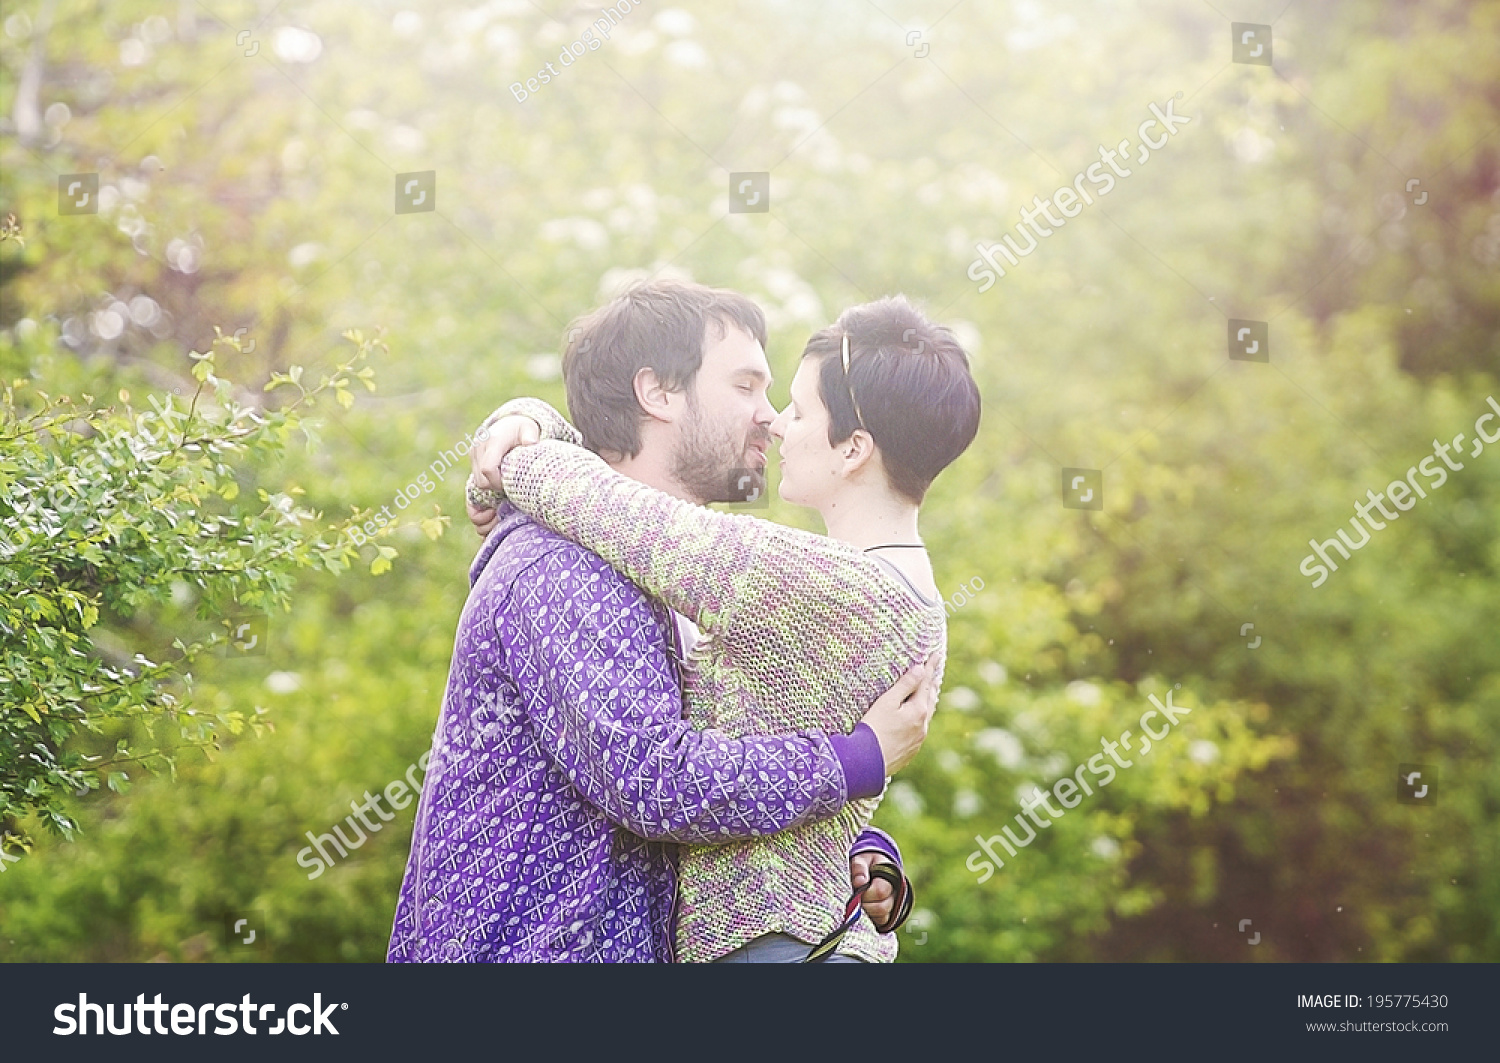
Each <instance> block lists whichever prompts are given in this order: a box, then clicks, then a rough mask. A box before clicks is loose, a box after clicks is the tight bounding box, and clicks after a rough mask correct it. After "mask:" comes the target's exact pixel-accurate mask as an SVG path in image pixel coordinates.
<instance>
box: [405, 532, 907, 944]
mask: <svg viewBox="0 0 1500 1063" xmlns="http://www.w3.org/2000/svg"><path fill="white" fill-rule="evenodd" d="M469 575H470V582H471V590H470V594H469V599H468V601H467V603H466V604H465V606H464V611H463V614H462V616H461V618H460V620H459V625H458V633H457V636H456V639H455V643H454V651H453V664H452V668H451V670H450V673H449V676H448V687H447V692H446V695H445V697H444V699H443V708H442V712H441V715H440V717H439V719H438V724H437V729H436V731H435V733H434V735H433V745H432V754H431V759H430V761H429V763H428V768H427V775H426V778H425V780H424V783H423V787H422V797H421V801H420V803H419V805H418V808H417V815H416V824H415V828H414V831H413V835H412V846H411V856H410V859H409V860H408V862H407V867H406V876H405V879H404V881H403V882H402V885H401V895H400V898H399V900H398V902H397V906H396V918H395V927H394V929H393V931H392V935H391V944H390V952H389V956H388V959H389V960H390V961H392V962H441V961H451V962H492V961H515V962H557V961H565V962H566V961H572V962H664V961H670V960H671V959H672V944H671V943H672V922H673V914H674V913H673V907H674V897H675V893H676V886H675V865H674V855H675V854H674V848H675V847H674V846H673V845H671V844H670V843H672V842H691V843H695V844H705V843H714V842H721V841H726V840H730V839H737V838H746V837H753V836H757V835H762V834H769V833H774V832H776V831H780V830H783V829H785V828H787V827H790V826H794V825H797V824H801V823H805V822H808V821H810V820H813V819H818V818H822V817H827V816H830V815H832V814H834V813H836V812H838V811H839V810H840V809H841V808H843V807H844V805H845V804H846V802H847V801H848V800H849V799H850V798H851V797H859V796H866V795H868V794H870V793H872V792H873V793H878V792H879V787H880V785H881V784H882V783H883V776H884V771H883V765H882V764H881V762H880V751H879V745H878V743H875V741H874V736H873V733H871V732H870V731H869V729H868V728H866V727H863V726H861V727H860V728H859V729H857V730H856V732H855V733H854V734H853V735H847V736H845V735H833V736H825V735H824V734H822V733H821V732H816V731H810V732H803V733H800V734H795V735H781V736H750V737H746V738H743V739H729V738H727V737H725V736H724V735H722V734H720V733H717V732H714V731H697V730H694V729H693V728H692V727H691V726H690V725H689V724H688V723H687V722H686V721H685V720H684V719H683V702H682V690H681V677H680V675H679V673H678V671H677V668H678V660H679V659H680V655H679V654H676V653H674V648H673V647H674V634H675V626H674V625H673V622H672V619H671V614H670V613H669V611H668V610H667V609H666V607H665V606H663V605H661V604H660V603H658V602H655V601H653V600H651V599H649V598H648V597H647V596H646V595H645V594H643V593H642V592H641V590H640V589H639V588H637V587H636V586H635V585H634V584H633V583H631V582H630V581H629V580H627V579H626V578H625V577H624V576H621V575H620V574H619V573H617V572H616V571H615V570H614V569H612V568H611V567H610V566H609V565H608V564H606V563H605V562H604V561H603V560H601V559H600V558H599V557H597V556H596V555H594V554H592V553H590V552H589V551H587V550H585V549H583V548H582V547H580V546H577V545H576V544H574V543H572V542H570V541H568V540H567V539H564V538H562V537H561V536H559V535H557V534H556V533H554V532H552V531H549V530H548V529H546V528H545V527H543V526H541V525H539V524H537V523H535V522H534V521H532V520H531V518H529V517H526V516H524V515H522V514H520V513H517V512H516V511H514V510H513V509H512V508H511V507H509V506H508V505H507V506H506V507H504V508H502V510H501V513H500V522H499V524H498V525H497V527H496V529H495V530H494V531H493V532H492V533H491V534H490V536H489V537H488V539H487V540H486V541H485V543H484V546H483V547H482V548H481V549H480V552H479V555H478V557H477V558H476V559H475V561H474V564H473V567H472V569H471V570H470V574H469ZM872 747H873V763H872ZM846 779H847V782H846ZM871 779H873V780H876V781H874V782H873V783H866V782H865V780H871ZM870 785H873V786H874V789H873V790H871V789H869V786H870ZM850 789H854V790H855V792H854V793H853V794H851V793H850V792H849V790H850ZM887 841H888V839H887ZM866 842H867V839H866V838H864V837H862V838H861V839H860V843H861V844H857V845H856V847H855V851H862V850H863V849H881V848H883V846H881V845H878V844H865V843H866Z"/></svg>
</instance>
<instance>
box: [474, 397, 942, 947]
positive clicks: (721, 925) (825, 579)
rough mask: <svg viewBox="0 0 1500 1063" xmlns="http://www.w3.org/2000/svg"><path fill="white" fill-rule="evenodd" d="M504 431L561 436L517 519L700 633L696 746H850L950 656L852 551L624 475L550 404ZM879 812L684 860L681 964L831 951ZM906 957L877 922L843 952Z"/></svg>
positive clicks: (689, 700) (928, 624) (518, 486)
mask: <svg viewBox="0 0 1500 1063" xmlns="http://www.w3.org/2000/svg"><path fill="white" fill-rule="evenodd" d="M504 413H525V414H526V415H528V416H530V417H532V418H534V419H535V420H536V421H537V422H538V423H539V424H540V425H541V426H542V431H543V436H544V439H543V442H541V443H539V444H537V445H534V446H526V447H518V448H516V449H515V450H513V451H511V453H510V454H509V455H508V456H507V457H506V459H505V462H504V466H503V469H502V473H503V476H504V485H505V492H506V495H507V496H508V497H509V498H510V500H511V502H512V503H513V504H514V505H515V506H517V507H518V508H519V509H521V510H522V511H523V512H526V513H529V514H531V515H532V516H533V517H535V518H536V519H537V520H538V521H540V522H541V523H543V524H546V525H547V526H549V527H551V528H552V529H554V530H555V531H557V532H559V533H560V534H562V535H564V536H566V537H568V538H570V539H572V540H573V541H574V542H577V543H578V544H579V545H581V546H583V547H584V548H586V549H588V550H590V551H592V552H594V553H595V554H597V555H599V556H600V557H602V558H603V559H604V560H606V561H607V562H609V564H610V565H612V566H613V567H614V568H615V569H617V570H618V571H620V572H621V573H623V574H624V575H625V576H627V577H628V578H629V579H631V580H632V581H633V582H635V583H636V584H637V585H638V586H640V587H641V588H642V589H643V590H645V591H646V592H647V593H648V594H651V595H653V596H655V597H657V598H658V599H660V600H662V601H664V602H665V603H666V604H667V605H669V606H671V607H672V608H673V609H675V610H677V611H678V612H680V613H682V614H684V615H686V616H687V617H689V618H690V619H691V620H693V622H694V623H696V624H697V625H698V627H699V628H700V629H701V631H702V634H703V637H702V639H700V640H699V642H698V644H697V646H696V647H695V648H694V650H693V651H692V652H691V653H690V654H689V656H688V660H687V668H686V669H685V676H684V691H683V693H684V702H685V706H686V714H687V719H688V721H689V722H690V723H691V724H692V725H693V726H694V727H695V728H698V729H700V730H704V729H710V728H712V729H715V730H717V731H720V732H722V733H724V734H726V735H728V736H729V737H732V738H739V737H744V736H747V735H754V734H778V733H786V732H793V731H803V730H822V731H824V732H825V733H839V734H848V733H849V732H850V731H852V730H853V729H854V727H855V725H856V724H858V722H859V720H860V718H861V717H862V716H863V714H864V713H865V711H866V710H867V709H868V708H869V706H870V704H871V703H872V702H874V701H875V699H876V698H878V697H879V696H880V695H881V694H883V693H884V692H885V691H886V690H887V689H889V688H890V686H891V685H892V684H893V683H894V682H895V681H896V680H897V679H898V678H899V677H900V676H901V675H902V673H903V672H905V671H906V670H907V669H908V668H910V667H911V666H912V665H913V664H916V663H918V662H920V661H922V660H925V659H926V658H927V657H928V656H929V655H930V654H931V653H933V652H934V651H938V652H939V654H940V656H941V654H942V653H944V652H945V651H946V624H945V617H944V612H943V609H942V607H941V605H939V604H930V605H929V604H924V603H922V602H920V601H918V600H917V599H916V597H915V596H914V595H913V593H912V591H911V590H910V589H909V588H907V587H906V586H904V585H903V584H902V582H901V581H900V580H898V579H897V578H896V577H895V576H894V575H892V574H891V572H890V571H888V570H887V568H886V567H884V566H883V565H882V564H880V563H878V562H877V561H876V560H875V559H874V558H872V557H871V556H870V555H868V554H864V553H862V552H861V551H859V550H857V549H856V548H854V547H853V546H851V545H849V544H848V543H845V542H842V541H840V540H836V539H831V538H829V537H827V536H823V535H814V534H812V533H810V532H805V531H799V530H796V529H793V528H786V527H783V526H781V525H778V524H773V523H771V522H770V521H766V520H761V519H759V518H756V517H752V516H748V515H744V514H733V513H722V512H718V511H715V510H711V509H707V508H705V507H703V506H698V505H693V504H691V503H688V502H684V501H681V500H680V499H677V498H673V497H672V496H670V495H668V494H666V493H664V492H662V491H659V490H656V489H655V488H652V487H648V486H647V485H645V484H642V483H640V482H638V481H636V480H632V479H630V478H628V477H626V476H623V475H621V474H619V473H616V472H615V471H614V470H613V469H611V468H610V467H609V466H608V465H607V464H605V463H604V461H602V460H601V459H600V458H599V457H598V456H596V455H594V454H593V453H591V452H589V451H587V450H585V449H584V448H583V447H582V446H580V445H579V443H580V441H581V440H580V437H579V436H578V434H577V432H576V431H575V430H574V429H573V428H572V426H571V425H569V424H568V423H567V422H566V421H565V420H564V419H563V417H562V416H561V415H560V414H559V413H557V411H555V410H553V409H552V408H551V407H550V406H547V405H546V404H545V403H541V402H538V401H536V400H518V401H517V402H513V403H507V404H506V406H504V407H502V408H501V410H500V411H497V414H496V416H497V417H498V416H500V415H502V414H504ZM493 419H494V418H492V420H493ZM940 674H941V673H940ZM879 801H880V798H878V797H877V798H866V799H863V800H858V801H851V802H850V803H849V804H848V805H846V806H845V807H844V809H843V810H842V811H840V812H839V813H837V814H836V815H834V816H832V817H830V818H827V819H822V820H819V821H817V822H812V823H805V824H802V825H799V826H796V827H793V828H791V829H788V830H785V831H782V832H781V833H779V834H775V835H771V836H767V837H760V838H756V839H753V840H747V841H732V842H727V843H725V844H720V845H686V846H683V847H682V849H681V853H680V856H679V870H678V910H677V928H676V935H677V948H678V955H679V957H680V958H681V959H683V960H686V961H688V962H707V961H711V960H714V959H717V958H718V957H720V956H723V955H725V954H726V953H728V952H731V951H733V950H734V949H736V948H738V947H740V946H741V945H744V944H746V943H747V942H749V941H751V940H753V939H754V938H756V937H758V936H760V935H762V934H769V933H777V932H780V933H785V934H790V935H791V936H793V937H796V938H798V939H799V940H802V941H805V942H807V943H808V944H813V943H816V942H817V941H819V940H820V939H821V938H822V937H823V936H824V935H825V934H826V933H828V932H829V931H830V930H831V929H832V928H833V927H834V926H835V925H837V923H838V921H839V916H840V913H841V911H842V907H843V904H844V901H845V899H846V898H847V897H848V893H849V851H850V846H851V844H852V843H853V842H854V840H855V838H856V837H857V836H858V835H859V833H860V831H861V830H862V829H863V828H864V827H865V825H866V824H867V823H868V822H869V820H870V816H871V815H872V814H873V813H874V811H875V808H876V807H877V805H878V804H879ZM896 949H897V946H896V940H895V936H894V935H885V936H882V935H879V934H877V933H876V932H875V930H874V928H873V927H872V926H871V925H870V923H869V921H868V920H867V919H861V920H859V921H858V922H857V923H856V924H855V925H854V927H853V928H852V929H851V930H850V931H849V933H848V935H847V936H846V937H845V938H844V942H843V943H842V944H841V945H840V948H839V951H840V952H842V953H845V954H848V955H852V956H857V957H859V958H860V959H863V960H868V961H872V962H889V961H891V960H893V959H894V958H895V955H896Z"/></svg>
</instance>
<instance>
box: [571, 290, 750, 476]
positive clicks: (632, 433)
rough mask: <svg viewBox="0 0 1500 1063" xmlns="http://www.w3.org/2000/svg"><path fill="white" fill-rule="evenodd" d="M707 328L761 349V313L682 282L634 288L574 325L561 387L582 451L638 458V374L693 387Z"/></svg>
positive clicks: (739, 298)
mask: <svg viewBox="0 0 1500 1063" xmlns="http://www.w3.org/2000/svg"><path fill="white" fill-rule="evenodd" d="M710 328H716V329H717V334H716V337H717V338H719V339H722V338H723V337H724V336H725V335H726V334H727V332H728V330H729V329H730V328H738V329H741V330H742V331H744V332H745V333H747V334H748V335H750V336H753V337H755V339H756V340H758V341H759V342H760V344H761V346H762V347H764V346H765V344H766V317H765V314H763V313H762V312H761V309H760V307H758V306H756V305H755V303H753V302H752V301H751V300H749V299H748V298H746V297H745V296H743V295H741V294H739V293H738V292H732V291H729V290H727V289H724V288H709V287H707V286H705V285H702V284H693V283H690V282H687V281H679V280H667V279H664V280H652V281H644V282H641V283H639V284H635V285H633V286H631V288H629V289H628V290H627V291H626V292H624V294H622V295H619V296H617V297H616V298H614V299H612V300H610V301H609V302H608V303H606V304H605V305H604V306H601V307H599V308H598V309H597V310H593V311H591V312H590V313H588V314H585V315H584V316H583V317H580V318H578V319H577V320H576V321H574V322H573V323H572V325H570V326H569V327H568V335H567V340H566V343H565V346H564V348H563V359H562V367H563V384H564V386H565V388H566V391H567V396H568V411H569V413H570V414H571V415H572V417H573V423H574V424H575V425H576V426H577V427H578V430H579V431H580V432H582V433H583V441H584V445H585V446H587V447H588V448H589V449H590V450H592V451H594V452H595V453H597V454H610V455H622V456H624V457H630V458H633V457H635V455H637V454H639V453H640V450H641V422H642V421H643V420H644V419H645V416H646V414H645V411H643V410H642V409H641V406H640V403H639V402H638V401H637V400H636V397H635V377H636V374H637V373H639V372H640V371H641V370H642V369H654V370H655V371H656V375H657V378H658V379H659V380H660V381H661V383H662V385H663V386H664V387H666V388H667V389H668V390H671V391H682V390H685V389H687V388H691V387H692V385H693V381H694V379H695V378H696V377H697V375H698V370H699V369H700V368H701V367H702V365H703V348H704V343H705V338H706V337H707V335H708V330H709V329H710Z"/></svg>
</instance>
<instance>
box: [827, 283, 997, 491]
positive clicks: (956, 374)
mask: <svg viewBox="0 0 1500 1063" xmlns="http://www.w3.org/2000/svg"><path fill="white" fill-rule="evenodd" d="M845 334H847V335H848V336H849V373H848V376H847V378H846V377H845V375H844V359H843V340H844V336H845ZM802 357H803V358H804V359H807V358H812V359H816V360H818V361H819V362H821V365H820V366H819V372H818V394H819V396H820V397H821V398H822V400H823V405H824V406H825V407H827V409H828V442H829V445H831V446H837V445H838V444H839V443H842V442H843V441H844V440H846V439H848V438H849V437H850V436H851V435H853V434H854V432H855V430H856V429H857V428H860V427H861V422H863V427H864V429H865V430H866V431H867V432H869V433H870V436H871V438H873V439H874V440H875V445H876V446H877V447H879V448H880V457H881V461H882V462H883V463H884V464H885V471H886V475H887V477H889V479H890V482H891V487H892V488H893V489H894V490H895V491H896V492H897V493H898V494H900V495H901V496H902V497H904V498H907V499H910V500H911V501H912V502H917V503H920V502H921V501H922V498H923V496H924V495H926V493H927V488H928V487H930V486H931V485H932V481H933V480H935V479H936V478H937V474H938V473H940V472H942V471H943V469H945V468H947V467H948V465H950V464H952V462H953V460H954V459H955V458H957V457H958V456H959V455H960V454H962V453H963V452H964V450H965V449H966V448H967V447H968V445H969V444H970V443H972V442H973V441H974V435H975V433H977V432H978V431H979V406H980V403H979V385H977V384H975V383H974V377H973V376H972V375H971V374H970V372H969V356H968V355H967V354H966V353H964V349H963V347H962V346H960V345H959V342H958V340H957V339H955V338H954V335H953V333H952V331H950V330H949V329H948V328H946V327H945V326H942V325H935V324H933V323H932V322H931V321H929V320H928V319H927V315H926V314H924V313H922V311H920V310H918V309H917V308H916V307H914V306H912V305H911V303H909V302H907V300H906V297H905V296H904V295H893V296H887V297H886V298H884V299H879V300H877V301H875V302H873V303H865V304H863V305H862V306H852V307H850V308H849V309H848V310H845V311H844V312H843V313H842V314H840V315H839V319H838V321H837V322H836V323H835V324H833V325H830V326H829V327H828V328H825V329H822V330H821V331H819V332H816V333H814V334H813V337H812V338H811V339H810V340H808V341H807V346H806V348H804V349H803V351H802ZM856 406H857V407H858V413H856V412H855V410H856Z"/></svg>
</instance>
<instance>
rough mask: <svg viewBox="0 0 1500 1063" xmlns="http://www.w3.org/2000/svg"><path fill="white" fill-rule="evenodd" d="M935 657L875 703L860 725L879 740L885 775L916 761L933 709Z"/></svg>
mask: <svg viewBox="0 0 1500 1063" xmlns="http://www.w3.org/2000/svg"><path fill="white" fill-rule="evenodd" d="M937 660H938V658H937V654H933V655H932V656H931V657H929V658H928V659H927V660H926V661H925V662H924V663H922V664H919V665H916V666H915V667H913V668H912V669H911V670H910V671H908V672H907V673H906V674H905V675H903V676H902V677H901V678H900V679H898V680H896V685H895V686H893V687H891V689H889V690H887V691H886V692H885V693H884V694H882V695H880V697H878V698H876V699H875V704H873V705H871V706H870V711H869V712H867V713H865V718H864V722H865V723H866V724H868V725H869V727H870V730H872V731H874V732H875V737H876V738H877V739H879V740H880V752H881V754H882V755H883V756H884V757H885V773H886V775H895V774H896V773H897V772H898V771H900V770H901V769H902V768H904V767H906V766H907V765H908V764H910V763H911V762H912V759H913V758H914V757H916V755H917V751H918V750H920V749H921V748H922V742H923V740H924V739H926V737H927V725H928V724H929V723H931V722H932V714H933V712H934V710H936V709H937Z"/></svg>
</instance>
